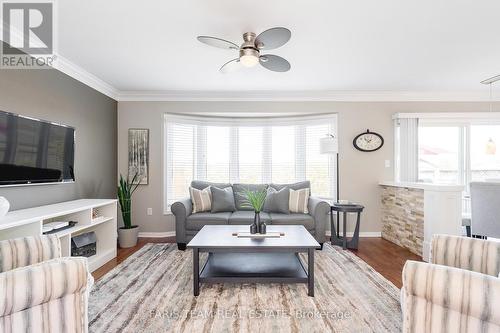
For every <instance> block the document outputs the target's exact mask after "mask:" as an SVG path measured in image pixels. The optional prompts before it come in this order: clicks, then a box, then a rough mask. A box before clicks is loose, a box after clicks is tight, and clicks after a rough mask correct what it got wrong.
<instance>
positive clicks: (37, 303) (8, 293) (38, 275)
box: [0, 236, 93, 333]
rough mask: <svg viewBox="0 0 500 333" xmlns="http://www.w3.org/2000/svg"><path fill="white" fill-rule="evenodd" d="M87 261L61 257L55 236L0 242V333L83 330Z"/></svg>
mask: <svg viewBox="0 0 500 333" xmlns="http://www.w3.org/2000/svg"><path fill="white" fill-rule="evenodd" d="M92 284H93V279H92V276H91V275H90V273H89V270H88V266H87V259H86V258H79V257H73V258H72V257H66V258H62V257H61V245H60V243H59V239H58V238H57V236H40V237H26V238H19V239H14V240H7V241H2V242H0V332H5V333H10V332H87V330H88V322H87V320H88V319H87V306H88V296H89V291H90V288H91V286H92Z"/></svg>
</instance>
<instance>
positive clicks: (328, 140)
mask: <svg viewBox="0 0 500 333" xmlns="http://www.w3.org/2000/svg"><path fill="white" fill-rule="evenodd" d="M319 153H320V154H328V155H332V154H335V155H336V158H337V172H336V173H337V183H336V185H337V186H336V187H337V197H336V200H337V202H339V198H340V184H339V172H340V170H339V168H340V167H339V141H338V139H337V137H336V136H335V135H332V134H329V135H328V136H327V137H325V138H321V139H320V140H319ZM330 214H331V212H330ZM338 236H339V212H337V237H338Z"/></svg>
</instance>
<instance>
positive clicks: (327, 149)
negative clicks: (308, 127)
mask: <svg viewBox="0 0 500 333" xmlns="http://www.w3.org/2000/svg"><path fill="white" fill-rule="evenodd" d="M319 152H320V154H337V153H338V152H339V142H338V140H337V138H335V137H333V136H328V137H325V138H321V139H319Z"/></svg>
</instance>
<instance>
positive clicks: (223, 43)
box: [196, 36, 240, 50]
mask: <svg viewBox="0 0 500 333" xmlns="http://www.w3.org/2000/svg"><path fill="white" fill-rule="evenodd" d="M196 38H197V39H198V40H199V41H200V42H202V43H204V44H207V45H210V46H215V47H219V48H221V49H226V50H239V49H240V47H239V46H238V45H236V44H235V43H233V42H230V41H227V40H225V39H222V38H217V37H210V36H198V37H196Z"/></svg>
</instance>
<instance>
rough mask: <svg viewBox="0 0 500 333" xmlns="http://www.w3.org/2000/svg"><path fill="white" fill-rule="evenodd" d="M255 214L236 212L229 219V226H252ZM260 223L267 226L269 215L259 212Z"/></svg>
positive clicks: (243, 211) (246, 211)
mask: <svg viewBox="0 0 500 333" xmlns="http://www.w3.org/2000/svg"><path fill="white" fill-rule="evenodd" d="M254 215H255V212H254V211H249V210H237V211H235V212H234V213H233V214H231V216H230V217H229V224H248V225H250V224H252V223H253V218H254ZM260 221H261V222H266V224H268V223H269V222H270V221H271V217H270V216H269V214H267V213H264V212H261V213H260Z"/></svg>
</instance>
